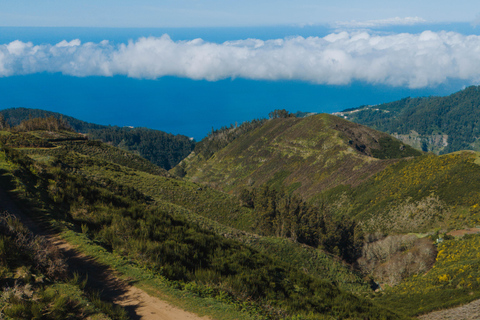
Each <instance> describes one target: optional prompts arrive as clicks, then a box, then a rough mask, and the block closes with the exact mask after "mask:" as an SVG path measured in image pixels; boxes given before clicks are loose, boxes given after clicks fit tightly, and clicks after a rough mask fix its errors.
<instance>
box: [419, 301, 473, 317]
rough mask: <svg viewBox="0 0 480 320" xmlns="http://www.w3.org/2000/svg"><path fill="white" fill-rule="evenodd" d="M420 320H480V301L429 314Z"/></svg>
mask: <svg viewBox="0 0 480 320" xmlns="http://www.w3.org/2000/svg"><path fill="white" fill-rule="evenodd" d="M418 318H419V319H421V320H478V319H480V300H475V301H473V302H470V303H468V304H465V305H463V306H460V307H456V308H452V309H447V310H440V311H435V312H431V313H427V314H424V315H423V316H420V317H418Z"/></svg>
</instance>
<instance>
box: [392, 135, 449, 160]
mask: <svg viewBox="0 0 480 320" xmlns="http://www.w3.org/2000/svg"><path fill="white" fill-rule="evenodd" d="M392 136H394V137H395V138H397V139H398V140H400V141H402V142H403V143H405V144H408V145H410V146H412V147H414V148H415V149H418V150H422V151H425V152H427V151H430V152H433V153H435V154H440V153H441V151H442V150H444V149H445V147H446V146H448V135H447V134H431V135H421V134H419V133H418V132H416V131H414V130H412V131H410V133H409V134H398V133H393V134H392Z"/></svg>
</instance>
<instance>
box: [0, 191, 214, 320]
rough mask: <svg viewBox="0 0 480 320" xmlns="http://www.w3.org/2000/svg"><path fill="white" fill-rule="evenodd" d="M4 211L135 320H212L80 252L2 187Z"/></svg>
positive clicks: (0, 192)
mask: <svg viewBox="0 0 480 320" xmlns="http://www.w3.org/2000/svg"><path fill="white" fill-rule="evenodd" d="M0 210H1V211H8V212H9V213H10V214H12V215H14V216H16V217H17V218H18V219H19V220H20V221H21V222H22V223H23V224H24V225H25V226H26V227H27V228H28V229H30V231H31V232H32V233H34V234H35V235H41V236H43V237H45V238H46V239H47V241H50V242H51V243H52V244H53V245H55V246H57V247H58V248H59V249H60V250H61V252H62V253H63V255H64V256H65V258H66V260H67V264H68V269H69V272H72V273H73V272H75V271H76V272H78V273H79V274H87V275H88V283H87V286H89V287H90V288H93V289H97V290H100V291H101V292H102V298H105V299H106V300H109V301H111V302H113V303H114V304H117V305H120V306H123V307H124V308H125V309H126V310H127V312H128V313H129V316H130V318H131V319H133V320H137V319H142V320H209V318H208V317H203V318H202V317H199V316H198V315H196V314H194V313H191V312H187V311H184V310H181V309H179V308H177V307H175V306H172V305H170V304H168V303H167V302H165V301H162V300H160V299H158V298H156V297H153V296H150V295H148V294H147V293H146V292H145V291H143V290H141V289H139V288H136V287H134V286H133V285H131V284H130V283H128V282H126V281H124V280H121V279H120V278H119V277H117V276H116V275H115V271H114V270H112V269H110V268H109V267H107V266H105V265H102V264H100V263H98V262H96V261H95V259H94V258H92V257H90V256H87V255H85V254H83V253H81V252H80V251H78V250H77V249H76V248H75V247H74V246H72V245H71V244H70V243H68V242H67V241H65V240H63V239H62V238H60V237H59V236H58V234H55V233H54V232H53V231H51V230H48V229H45V228H42V227H41V223H37V222H35V221H33V220H32V219H31V218H30V217H29V216H28V215H26V214H25V213H24V212H23V211H22V210H21V209H20V208H19V207H18V206H17V205H16V204H15V202H13V201H12V200H11V199H10V197H9V196H8V194H7V193H6V192H5V191H4V190H3V188H2V186H0Z"/></svg>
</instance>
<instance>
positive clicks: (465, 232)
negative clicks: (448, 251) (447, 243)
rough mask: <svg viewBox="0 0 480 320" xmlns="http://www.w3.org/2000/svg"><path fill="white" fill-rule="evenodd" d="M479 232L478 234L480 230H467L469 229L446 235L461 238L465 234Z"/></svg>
mask: <svg viewBox="0 0 480 320" xmlns="http://www.w3.org/2000/svg"><path fill="white" fill-rule="evenodd" d="M479 232H480V228H469V229H463V230H455V231H450V232H449V233H447V234H448V235H449V236H454V237H463V236H464V235H466V234H475V233H479Z"/></svg>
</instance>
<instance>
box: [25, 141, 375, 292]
mask: <svg viewBox="0 0 480 320" xmlns="http://www.w3.org/2000/svg"><path fill="white" fill-rule="evenodd" d="M66 146H67V144H63V145H62V148H65V147H66ZM76 150H77V151H79V150H84V149H82V148H80V149H78V148H76ZM37 151H38V153H36V152H35V151H34V150H29V151H28V152H29V154H30V155H31V157H33V158H41V159H43V160H44V161H46V162H49V159H50V160H51V158H49V157H48V155H47V154H46V153H48V151H45V150H43V149H42V150H37ZM50 151H53V150H50ZM54 152H58V150H55V151H54ZM90 153H92V152H90ZM75 154H76V153H75ZM92 154H95V153H92ZM73 158H75V157H73ZM103 158H105V157H103ZM97 160H99V158H96V160H95V161H73V162H72V164H73V170H80V171H81V172H83V173H86V174H87V175H91V176H96V177H97V179H98V180H101V179H102V178H105V179H110V178H115V180H116V181H123V182H125V183H126V184H127V185H128V184H130V185H134V186H135V187H136V188H137V189H138V190H142V191H145V192H146V194H147V195H149V193H150V194H151V196H152V197H154V198H155V200H157V201H158V205H159V206H163V207H170V208H176V209H177V210H175V211H176V212H178V211H179V210H180V211H183V212H184V214H185V213H187V212H188V214H189V215H191V216H192V215H193V214H192V211H193V212H194V211H195V210H194V209H198V208H199V207H202V210H205V211H210V212H215V211H216V210H215V209H224V208H225V207H227V206H229V210H230V212H231V209H232V207H235V206H236V204H234V203H233V202H229V201H236V200H233V199H232V198H231V197H230V196H227V195H225V194H222V193H219V192H217V191H214V190H212V189H209V188H202V187H199V186H198V185H196V184H193V183H188V182H182V181H176V180H172V179H166V178H165V177H160V176H158V175H152V174H149V173H146V172H141V171H136V170H133V169H131V168H127V167H123V166H119V165H118V164H111V163H110V164H107V165H106V164H105V163H100V164H101V165H99V163H97ZM75 166H76V167H75ZM71 169H72V168H71ZM77 173H80V172H77ZM112 174H113V175H112ZM200 189H201V190H200ZM181 193H186V194H187V196H186V198H185V199H182V198H181V197H179V194H181ZM199 194H200V195H201V196H199ZM205 194H206V195H207V196H206V197H205V196H204V195H205ZM179 199H182V200H183V204H184V205H185V204H189V206H190V207H189V206H188V205H186V207H187V208H185V207H180V206H179V205H178V204H177V205H175V204H170V203H167V201H166V200H168V201H169V202H177V203H182V200H179ZM199 201H200V202H201V201H203V203H202V205H201V206H199V205H198V203H199ZM205 205H206V206H207V207H208V206H209V205H210V209H205V208H203V207H204V206H205ZM212 206H213V207H212ZM188 207H189V208H188ZM233 209H234V210H235V208H233ZM239 210H242V209H239ZM243 210H246V209H243ZM192 220H196V219H195V218H194V219H192ZM197 220H198V219H197ZM206 224H209V225H212V222H207V223H206ZM213 224H215V223H213ZM223 231H225V228H224V227H223ZM234 232H235V231H233V232H232V233H234ZM242 234H243V235H245V234H244V233H242ZM237 238H238V239H240V240H242V239H243V242H248V243H250V244H251V245H253V246H254V247H255V248H258V249H260V250H265V251H272V250H276V251H277V252H281V253H278V256H279V257H280V258H282V259H285V260H287V261H293V262H294V264H295V265H297V266H298V267H303V268H304V269H309V271H310V272H309V273H311V274H312V275H316V276H320V277H322V278H326V279H329V280H330V281H333V282H336V283H339V284H340V287H344V288H348V289H349V290H352V291H357V292H359V291H360V292H364V291H365V290H366V284H365V283H364V282H363V281H362V280H361V279H360V278H359V277H358V276H357V275H356V274H355V273H353V272H351V271H349V270H348V268H346V267H345V266H343V265H342V263H339V262H335V260H334V259H332V258H330V257H328V256H327V255H325V254H324V253H322V252H321V251H317V250H312V249H310V248H306V249H304V250H301V249H300V246H298V245H296V244H292V243H290V242H288V241H287V242H284V243H282V241H280V242H279V241H278V240H275V239H267V238H265V239H261V238H260V239H259V238H258V237H253V238H252V237H251V236H248V235H246V236H244V237H243V238H242V237H237ZM338 275H341V276H340V277H339V276H338Z"/></svg>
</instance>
